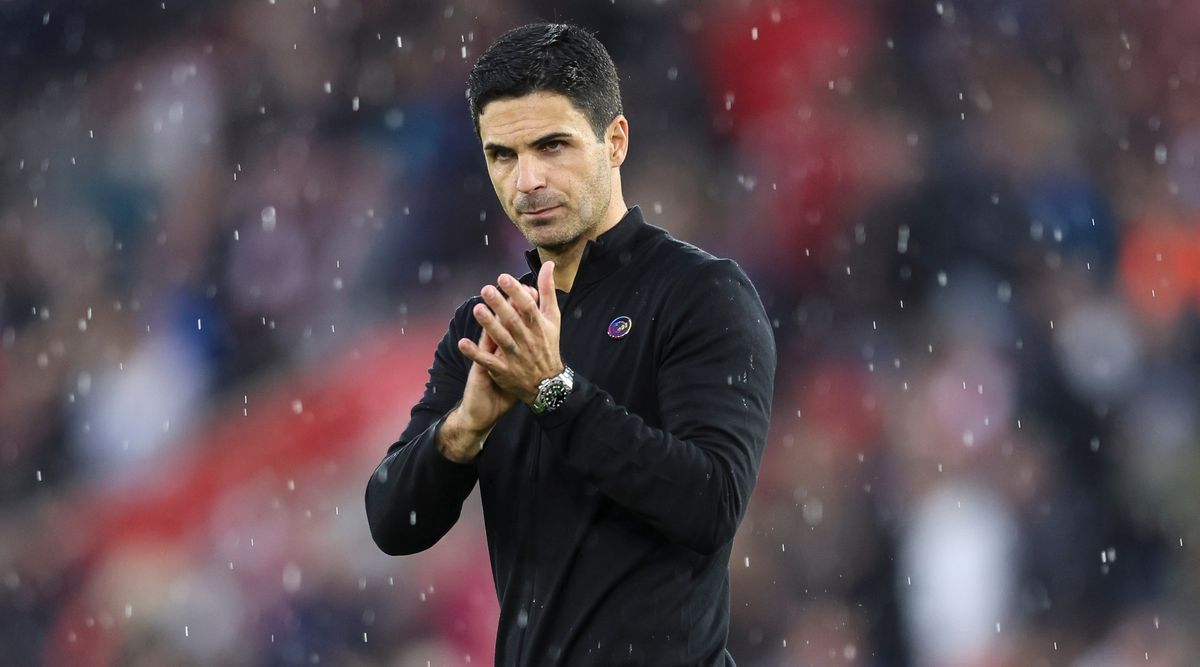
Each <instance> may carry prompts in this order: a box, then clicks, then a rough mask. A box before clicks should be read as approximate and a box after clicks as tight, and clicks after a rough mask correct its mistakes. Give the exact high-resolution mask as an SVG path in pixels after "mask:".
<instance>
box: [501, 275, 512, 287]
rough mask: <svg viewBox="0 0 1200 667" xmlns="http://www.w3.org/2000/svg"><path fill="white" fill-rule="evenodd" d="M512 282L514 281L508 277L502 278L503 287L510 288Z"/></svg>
mask: <svg viewBox="0 0 1200 667" xmlns="http://www.w3.org/2000/svg"><path fill="white" fill-rule="evenodd" d="M511 282H512V280H510V279H509V277H508V276H500V284H501V285H504V286H505V287H508V284H509V283H511Z"/></svg>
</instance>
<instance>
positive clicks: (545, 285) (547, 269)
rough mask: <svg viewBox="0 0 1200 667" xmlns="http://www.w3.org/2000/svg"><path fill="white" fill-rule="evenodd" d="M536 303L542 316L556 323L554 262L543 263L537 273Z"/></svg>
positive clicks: (556, 298) (556, 302)
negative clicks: (537, 302)
mask: <svg viewBox="0 0 1200 667" xmlns="http://www.w3.org/2000/svg"><path fill="white" fill-rule="evenodd" d="M537 282H538V301H539V306H540V308H541V311H542V314H543V315H545V316H546V317H549V318H550V319H552V320H553V321H555V322H557V321H558V317H559V315H558V297H557V296H556V295H555V293H554V262H545V263H543V264H542V268H541V270H540V271H538V279H537Z"/></svg>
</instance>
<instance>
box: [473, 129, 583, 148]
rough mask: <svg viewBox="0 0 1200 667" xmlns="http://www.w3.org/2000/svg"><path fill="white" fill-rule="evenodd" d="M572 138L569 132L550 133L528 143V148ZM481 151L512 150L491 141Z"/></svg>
mask: <svg viewBox="0 0 1200 667" xmlns="http://www.w3.org/2000/svg"><path fill="white" fill-rule="evenodd" d="M574 136H575V135H573V134H571V133H570V132H551V133H550V134H547V135H544V136H541V137H538V138H537V139H534V140H533V141H531V142H529V146H530V147H537V146H541V145H542V144H544V143H546V142H548V141H555V140H558V139H571V138H573V137H574ZM483 150H485V151H487V152H489V153H491V152H494V151H497V150H512V149H511V148H509V147H508V146H505V145H503V144H498V143H495V142H493V141H489V142H487V143H486V144H484V145H483Z"/></svg>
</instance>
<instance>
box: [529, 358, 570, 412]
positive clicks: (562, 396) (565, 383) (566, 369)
mask: <svg viewBox="0 0 1200 667" xmlns="http://www.w3.org/2000/svg"><path fill="white" fill-rule="evenodd" d="M574 387H575V371H573V370H571V367H570V366H566V365H564V366H563V372H561V373H559V374H558V375H555V376H554V377H550V378H546V379H545V380H542V381H541V383H540V384H538V393H537V397H536V398H534V399H533V404H532V405H530V406H529V409H531V410H533V414H535V415H540V414H542V413H544V412H550V411H552V410H557V409H558V407H559V406H560V405H562V404H563V403H566V402H567V397H568V396H570V395H571V389H573V388H574Z"/></svg>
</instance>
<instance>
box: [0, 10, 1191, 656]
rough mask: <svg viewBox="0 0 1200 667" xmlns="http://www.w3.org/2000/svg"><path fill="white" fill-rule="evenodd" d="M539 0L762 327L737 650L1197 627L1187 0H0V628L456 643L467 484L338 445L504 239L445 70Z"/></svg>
mask: <svg viewBox="0 0 1200 667" xmlns="http://www.w3.org/2000/svg"><path fill="white" fill-rule="evenodd" d="M535 19H551V20H555V19H558V20H571V21H574V22H578V23H580V24H582V25H585V26H587V27H589V28H590V29H593V30H595V31H596V32H597V34H598V36H599V37H600V39H601V40H602V41H604V42H605V43H606V44H607V45H608V47H609V48H610V50H611V51H612V53H613V56H614V58H615V60H616V62H617V64H618V67H619V69H620V71H621V74H622V85H623V86H624V96H625V103H626V112H627V115H628V117H629V118H630V124H631V139H632V144H631V146H632V150H631V154H630V158H629V161H628V162H627V164H626V167H625V168H624V169H623V174H624V182H625V185H626V192H627V199H628V201H630V202H631V203H637V204H639V205H641V206H642V208H643V210H644V212H645V213H646V216H647V219H648V220H649V221H650V222H652V223H654V224H658V225H660V226H663V227H666V228H667V229H668V230H670V231H671V232H672V233H674V234H675V235H676V236H678V237H680V238H683V239H685V240H688V241H691V242H694V243H696V244H698V245H701V246H703V247H705V248H708V249H710V250H712V251H714V252H717V253H719V254H722V255H726V256H731V257H733V258H735V259H736V260H738V261H739V263H741V265H742V266H743V267H744V268H745V269H746V271H747V272H748V273H749V274H750V275H751V276H752V278H753V279H754V280H755V281H756V283H757V285H758V286H759V288H760V291H761V293H762V295H763V298H764V301H765V302H766V304H767V308H768V311H769V313H770V314H771V316H772V317H773V318H774V323H775V325H776V331H777V336H778V343H779V350H780V370H779V376H778V386H777V389H776V398H775V412H774V418H773V426H772V432H771V436H770V442H769V443H768V448H767V454H766V459H765V461H764V464H763V469H762V473H761V478H760V481H759V486H758V488H757V490H756V492H755V495H754V499H753V502H752V504H751V506H750V509H749V513H748V515H747V517H746V519H745V522H744V523H743V525H742V528H741V530H740V532H739V535H738V537H737V540H736V542H735V545H734V549H733V560H732V562H731V566H730V567H731V573H732V581H733V587H734V588H733V604H732V619H733V626H732V630H731V634H730V638H729V643H730V647H731V649H732V650H733V652H734V655H735V657H736V658H737V660H738V662H739V664H743V665H751V666H753V665H766V666H785V665H796V666H814V667H816V666H826V665H868V666H874V667H888V666H900V665H932V666H935V667H943V666H944V667H959V666H963V667H993V666H1009V665H1011V666H1014V667H1016V666H1029V665H1070V666H1074V667H1109V666H1117V665H1121V666H1123V665H1154V666H1166V665H1194V664H1197V662H1198V661H1200V646H1198V644H1197V635H1196V633H1195V629H1196V628H1198V627H1200V551H1198V549H1200V547H1198V545H1200V484H1198V483H1197V479H1200V442H1198V439H1197V434H1198V433H1200V425H1198V423H1197V422H1198V420H1200V400H1198V396H1200V386H1198V383H1200V349H1198V347H1197V341H1198V340H1200V337H1198V334H1200V331H1198V317H1197V315H1198V314H1200V217H1198V216H1200V164H1198V158H1200V82H1198V81H1197V76H1198V74H1200V42H1197V40H1196V35H1197V34H1200V4H1198V3H1192V2H1183V1H1182V0H1174V1H1173V0H1099V1H1095V0H1053V1H1050V0H980V1H978V2H949V1H943V2H930V1H920V2H902V1H899V0H896V1H890V2H889V1H884V0H849V1H846V2H828V1H824V0H709V1H701V0H654V1H652V0H610V1H609V2H584V1H576V2H568V1H565V0H564V1H561V2H549V1H544V0H490V1H483V0H453V1H447V0H442V1H439V2H424V1H417V2H414V1H411V0H390V1H385V0H303V1H300V0H251V1H245V2H222V1H215V0H209V1H205V0H166V1H165V2H160V1H155V2H146V1H143V0H132V1H130V2H122V3H111V2H110V3H103V2H94V1H89V0H57V1H50V0H7V1H6V2H0V90H2V91H3V94H0V650H2V651H3V657H2V658H0V661H2V662H4V663H5V664H13V665H33V664H50V665H117V664H120V665H234V664H238V665H301V664H318V663H319V664H327V665H328V664H332V665H363V666H365V665H427V664H429V665H462V664H476V665H478V664H489V663H490V660H491V654H492V648H491V644H492V638H493V633H494V626H495V622H496V605H495V601H494V589H493V588H492V584H491V577H490V573H489V571H488V568H487V559H486V545H485V544H484V542H483V531H482V527H481V523H480V522H481V518H480V516H479V508H478V501H477V500H476V499H474V498H473V499H472V500H471V501H469V502H468V509H467V511H466V512H465V515H464V517H463V519H462V520H461V521H460V523H459V525H458V526H457V527H456V528H455V529H454V530H453V531H452V532H451V534H449V535H448V536H447V537H446V538H445V539H444V540H443V541H442V542H441V543H439V544H438V545H437V546H436V547H435V548H434V549H432V550H431V551H429V552H427V553H425V554H421V555H418V556H414V557H407V558H401V559H393V558H388V557H386V556H384V555H382V554H381V553H379V552H378V551H377V550H376V549H375V548H374V546H373V545H372V544H371V541H370V538H369V536H368V533H367V529H366V523H365V518H364V516H363V511H362V490H363V485H364V483H365V480H366V478H367V475H368V474H369V473H370V471H371V469H372V467H373V466H374V464H375V462H377V460H378V459H379V457H380V456H381V455H382V453H383V452H384V450H385V448H386V447H387V446H388V444H390V443H391V442H392V440H393V439H394V438H395V436H396V435H397V434H398V433H399V432H400V429H401V428H402V427H403V425H404V423H405V421H406V414H407V409H408V407H409V406H410V405H411V403H412V402H413V401H414V400H415V398H416V397H417V396H418V394H419V390H420V387H421V385H422V382H423V377H424V372H425V368H426V367H427V366H428V363H429V360H430V358H431V354H432V349H433V345H434V342H435V340H436V339H437V338H438V336H439V335H440V333H441V332H442V331H443V329H444V326H445V323H446V322H447V321H448V319H449V316H450V314H451V312H452V311H453V308H454V307H455V306H456V305H457V304H458V303H460V302H461V301H462V300H463V299H464V298H466V297H467V296H468V295H470V294H472V293H473V292H474V291H475V290H477V289H478V287H479V286H480V285H482V284H483V283H484V282H488V281H491V280H493V279H494V276H495V275H496V274H497V273H499V272H500V271H504V270H507V271H514V270H520V269H521V267H522V266H523V262H522V260H521V256H520V252H521V250H522V249H523V248H524V247H525V246H524V241H523V239H521V238H520V236H519V235H518V234H517V233H516V232H515V231H514V230H513V229H512V227H511V225H510V224H509V223H508V221H507V220H506V219H505V218H504V215H503V213H502V211H501V210H500V208H499V207H498V205H497V203H496V201H495V198H494V194H493V192H492V190H491V188H490V185H489V183H488V181H487V178H486V173H485V170H484V167H483V163H482V159H481V155H480V152H479V150H478V146H477V141H476V139H475V137H474V136H473V134H472V132H471V126H470V118H469V115H468V112H467V108H466V102H465V100H464V88H465V85H464V81H465V76H466V72H467V69H468V67H469V65H470V63H471V62H472V61H473V59H474V58H475V57H476V56H477V55H478V54H479V52H480V50H481V49H482V48H484V47H485V46H486V45H487V44H488V43H490V41H491V40H493V39H494V38H495V37H497V36H498V35H499V34H501V33H502V32H503V31H504V30H506V29H507V28H509V27H512V26H514V25H518V24H521V23H524V22H527V21H530V20H535Z"/></svg>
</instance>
